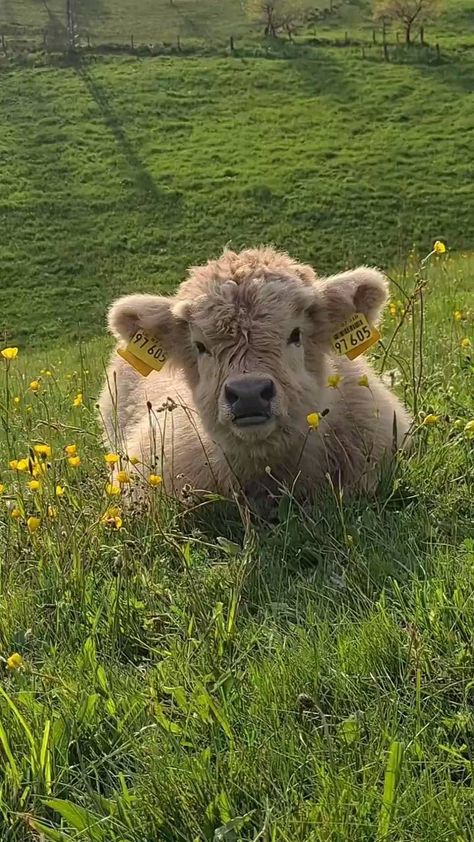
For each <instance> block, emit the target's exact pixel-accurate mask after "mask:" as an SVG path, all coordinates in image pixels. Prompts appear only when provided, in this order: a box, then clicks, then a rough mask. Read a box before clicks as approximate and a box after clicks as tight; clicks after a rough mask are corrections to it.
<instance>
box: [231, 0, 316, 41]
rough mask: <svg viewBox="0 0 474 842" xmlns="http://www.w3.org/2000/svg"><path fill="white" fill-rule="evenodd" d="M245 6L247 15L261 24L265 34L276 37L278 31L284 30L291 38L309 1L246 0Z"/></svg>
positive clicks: (303, 15) (303, 17) (309, 4)
mask: <svg viewBox="0 0 474 842" xmlns="http://www.w3.org/2000/svg"><path fill="white" fill-rule="evenodd" d="M245 6H246V12H247V15H248V17H249V18H250V19H251V20H254V21H255V22H256V23H259V24H260V25H261V26H263V32H264V34H265V36H267V37H270V38H276V36H277V35H278V33H279V32H281V31H285V32H286V33H287V34H288V37H289V38H292V37H293V34H294V33H295V32H296V30H297V28H298V26H299V25H300V24H301V23H303V21H304V19H305V13H306V11H307V10H308V8H309V7H310V6H311V3H310V2H305V0H247V2H246V4H245Z"/></svg>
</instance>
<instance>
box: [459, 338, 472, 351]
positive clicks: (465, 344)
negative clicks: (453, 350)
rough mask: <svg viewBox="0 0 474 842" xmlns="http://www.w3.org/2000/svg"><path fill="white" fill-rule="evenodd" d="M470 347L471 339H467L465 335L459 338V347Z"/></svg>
mask: <svg viewBox="0 0 474 842" xmlns="http://www.w3.org/2000/svg"><path fill="white" fill-rule="evenodd" d="M470 347H471V340H470V339H468V338H467V336H465V337H464V339H461V348H470Z"/></svg>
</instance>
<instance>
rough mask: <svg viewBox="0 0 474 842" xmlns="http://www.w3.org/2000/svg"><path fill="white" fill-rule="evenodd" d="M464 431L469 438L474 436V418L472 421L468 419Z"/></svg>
mask: <svg viewBox="0 0 474 842" xmlns="http://www.w3.org/2000/svg"><path fill="white" fill-rule="evenodd" d="M464 432H465V433H466V435H467V436H468V438H470V439H473V438H474V419H473V420H472V421H468V422H467V424H466V426H465V427H464Z"/></svg>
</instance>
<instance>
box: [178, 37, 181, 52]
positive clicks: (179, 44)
mask: <svg viewBox="0 0 474 842" xmlns="http://www.w3.org/2000/svg"><path fill="white" fill-rule="evenodd" d="M178 50H179V52H181V38H180V37H179V32H178Z"/></svg>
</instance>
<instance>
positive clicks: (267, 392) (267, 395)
mask: <svg viewBox="0 0 474 842" xmlns="http://www.w3.org/2000/svg"><path fill="white" fill-rule="evenodd" d="M260 396H261V397H262V398H263V400H264V401H271V399H272V398H274V397H275V384H274V382H273V380H266V381H265V383H264V384H263V387H262V390H261V392H260Z"/></svg>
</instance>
